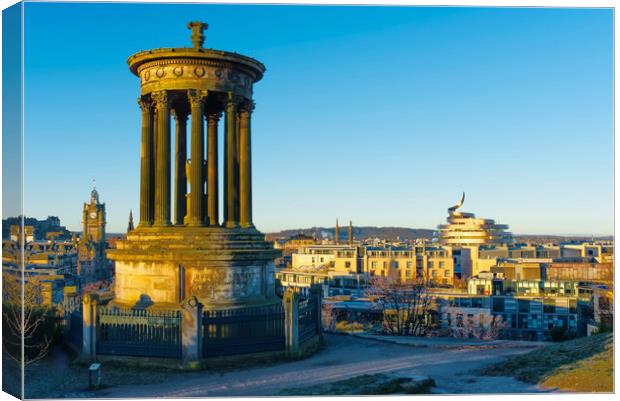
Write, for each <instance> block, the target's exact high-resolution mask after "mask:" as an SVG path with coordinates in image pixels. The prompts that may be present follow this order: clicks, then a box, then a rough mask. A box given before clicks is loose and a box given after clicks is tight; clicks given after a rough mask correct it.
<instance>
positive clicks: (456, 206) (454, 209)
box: [448, 192, 465, 213]
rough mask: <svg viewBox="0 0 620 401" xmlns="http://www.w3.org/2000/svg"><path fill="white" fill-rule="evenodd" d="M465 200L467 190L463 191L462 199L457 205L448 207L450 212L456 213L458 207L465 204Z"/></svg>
mask: <svg viewBox="0 0 620 401" xmlns="http://www.w3.org/2000/svg"><path fill="white" fill-rule="evenodd" d="M463 202H465V192H463V196H462V197H461V200H460V201H459V203H457V204H456V205H454V206H452V207H450V208H448V212H449V213H454V212H455V211H456V209H458V208H460V207H461V206H463Z"/></svg>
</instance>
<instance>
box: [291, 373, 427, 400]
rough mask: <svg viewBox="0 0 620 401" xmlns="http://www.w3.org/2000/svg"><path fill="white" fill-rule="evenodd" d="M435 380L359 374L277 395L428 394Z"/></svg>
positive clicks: (293, 389)
mask: <svg viewBox="0 0 620 401" xmlns="http://www.w3.org/2000/svg"><path fill="white" fill-rule="evenodd" d="M433 386H435V381H434V380H433V379H430V378H420V379H417V380H416V379H414V378H412V377H393V376H389V375H385V374H381V373H378V374H373V375H361V376H355V377H352V378H350V379H346V380H339V381H335V382H330V383H323V384H318V385H315V386H309V387H299V388H292V389H284V390H282V391H280V394H279V395H283V396H303V395H387V394H428V393H430V389H431V387H433Z"/></svg>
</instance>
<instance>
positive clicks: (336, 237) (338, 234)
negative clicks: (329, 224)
mask: <svg viewBox="0 0 620 401" xmlns="http://www.w3.org/2000/svg"><path fill="white" fill-rule="evenodd" d="M339 237H340V230H339V229H338V219H336V231H335V232H334V244H338V238H339Z"/></svg>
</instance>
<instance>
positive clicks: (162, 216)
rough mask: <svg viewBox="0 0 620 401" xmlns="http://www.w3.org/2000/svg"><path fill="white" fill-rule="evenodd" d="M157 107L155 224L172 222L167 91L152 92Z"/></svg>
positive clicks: (162, 224) (168, 100) (168, 102)
mask: <svg viewBox="0 0 620 401" xmlns="http://www.w3.org/2000/svg"><path fill="white" fill-rule="evenodd" d="M151 96H152V98H153V100H154V101H155V104H156V108H157V155H156V159H155V167H156V176H155V221H154V223H153V225H155V226H160V227H161V226H169V225H170V224H171V222H170V97H169V96H168V92H167V91H165V90H164V91H161V92H154V93H152V94H151Z"/></svg>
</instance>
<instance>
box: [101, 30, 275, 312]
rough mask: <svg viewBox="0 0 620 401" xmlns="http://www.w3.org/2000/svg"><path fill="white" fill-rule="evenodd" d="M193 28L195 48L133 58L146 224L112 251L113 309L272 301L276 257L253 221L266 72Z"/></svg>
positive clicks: (150, 52) (230, 306) (143, 53)
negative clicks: (259, 98) (260, 86)
mask: <svg viewBox="0 0 620 401" xmlns="http://www.w3.org/2000/svg"><path fill="white" fill-rule="evenodd" d="M188 28H189V29H190V30H191V32H192V35H191V40H192V45H193V46H192V47H178V48H160V49H153V50H145V51H141V52H139V53H136V54H134V55H132V56H131V57H129V59H128V64H129V69H130V70H131V72H132V73H133V74H135V75H136V76H137V77H138V78H139V79H140V96H139V97H138V104H139V106H140V108H141V111H142V143H141V149H140V161H141V167H140V220H139V223H138V225H137V226H136V227H135V229H133V230H131V231H128V233H127V238H126V239H125V240H122V241H117V243H116V244H117V245H116V249H110V250H108V252H107V254H108V257H109V258H110V259H112V260H114V261H115V262H116V279H115V289H114V301H113V303H114V304H117V305H120V306H125V307H144V306H147V307H153V308H166V307H171V308H178V307H179V305H181V304H182V302H183V301H184V300H186V299H189V298H191V297H195V298H196V299H197V300H198V301H199V302H200V303H201V304H202V305H203V306H204V309H205V310H220V309H234V308H240V307H247V306H261V305H271V304H275V303H278V302H280V300H279V299H278V298H277V297H276V295H275V278H274V259H275V258H276V257H277V256H278V255H279V251H277V250H274V249H273V247H272V245H271V244H270V243H268V242H266V241H265V237H264V235H263V234H262V233H260V232H259V231H258V230H257V229H256V228H255V227H254V224H253V223H252V177H251V175H252V163H251V126H252V124H251V117H252V112H253V110H254V101H253V100H252V90H253V85H254V83H256V82H258V81H259V80H260V79H261V78H262V77H263V73H264V72H265V67H264V66H263V64H261V63H260V62H258V61H257V60H254V59H252V58H250V57H246V56H243V55H240V54H237V53H232V52H226V51H221V50H214V49H209V48H205V47H203V42H204V30H205V29H206V28H207V24H205V23H202V22H191V23H189V24H188ZM222 115H223V117H224V118H223V121H222V123H221V124H220V118H221V117H222ZM171 117H172V118H174V132H173V133H171ZM188 119H189V121H190V130H189V131H190V137H189V154H188V152H187V148H188V146H187V145H188V143H187V140H188V139H187V123H188ZM220 125H223V130H222V131H223V133H222V134H223V135H222V136H223V138H220V137H219V131H220V129H219V126H220ZM205 131H206V132H205ZM171 137H172V138H171ZM205 137H206V138H205ZM220 140H223V142H224V143H223V144H224V152H223V153H224V154H223V161H224V163H223V166H224V168H223V170H224V171H223V174H222V176H223V184H224V185H223V192H224V193H223V194H222V200H223V203H222V205H223V221H220V218H219V212H220V194H219V193H218V187H219V179H220V171H218V165H219V164H218V157H219V155H218V141H220ZM171 145H173V146H174V149H172V148H171ZM205 148H206V152H205ZM172 157H174V160H171V159H172ZM172 174H173V175H172Z"/></svg>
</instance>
